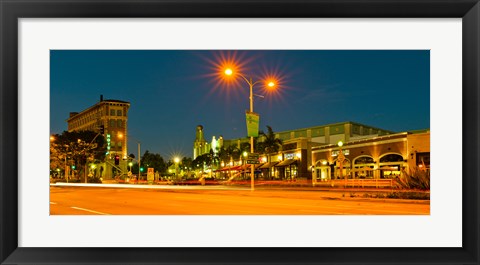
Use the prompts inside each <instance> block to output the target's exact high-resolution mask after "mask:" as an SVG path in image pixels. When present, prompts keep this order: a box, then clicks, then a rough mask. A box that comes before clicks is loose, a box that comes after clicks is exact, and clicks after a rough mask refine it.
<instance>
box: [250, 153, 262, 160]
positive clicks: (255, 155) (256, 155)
mask: <svg viewBox="0 0 480 265" xmlns="http://www.w3.org/2000/svg"><path fill="white" fill-rule="evenodd" d="M258 158H260V155H259V154H252V153H250V154H248V157H247V159H248V160H258Z"/></svg>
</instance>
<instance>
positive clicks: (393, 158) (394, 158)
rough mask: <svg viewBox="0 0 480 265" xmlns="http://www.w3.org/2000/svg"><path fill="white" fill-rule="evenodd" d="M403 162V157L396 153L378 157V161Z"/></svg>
mask: <svg viewBox="0 0 480 265" xmlns="http://www.w3.org/2000/svg"><path fill="white" fill-rule="evenodd" d="M387 162H403V157H402V156H401V155H398V154H388V155H386V156H383V157H381V158H380V163H387Z"/></svg>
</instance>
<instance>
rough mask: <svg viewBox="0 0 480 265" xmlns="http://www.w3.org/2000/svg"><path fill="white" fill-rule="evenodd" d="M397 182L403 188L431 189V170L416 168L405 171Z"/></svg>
mask: <svg viewBox="0 0 480 265" xmlns="http://www.w3.org/2000/svg"><path fill="white" fill-rule="evenodd" d="M396 182H397V186H398V187H399V188H402V189H413V190H430V170H420V169H418V168H414V169H413V170H409V172H406V171H404V172H403V174H401V175H400V177H399V178H397V179H396Z"/></svg>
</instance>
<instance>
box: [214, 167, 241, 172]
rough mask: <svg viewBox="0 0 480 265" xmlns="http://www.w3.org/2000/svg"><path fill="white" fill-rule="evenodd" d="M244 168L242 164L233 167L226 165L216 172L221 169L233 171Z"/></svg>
mask: <svg viewBox="0 0 480 265" xmlns="http://www.w3.org/2000/svg"><path fill="white" fill-rule="evenodd" d="M241 169H242V166H232V167H224V168H221V169H217V170H215V172H219V171H231V170H241Z"/></svg>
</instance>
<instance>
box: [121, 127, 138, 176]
mask: <svg viewBox="0 0 480 265" xmlns="http://www.w3.org/2000/svg"><path fill="white" fill-rule="evenodd" d="M118 137H119V138H122V137H123V135H122V134H119V135H118ZM125 137H126V141H125V142H128V139H129V138H132V139H133V140H134V141H135V142H137V149H138V159H137V161H138V177H137V183H138V181H139V180H140V176H141V175H140V174H141V170H140V165H141V164H140V160H141V156H140V141H139V140H138V139H136V138H135V137H132V136H131V135H128V137H127V136H125ZM127 153H128V147H127ZM130 171H132V168H131V167H130Z"/></svg>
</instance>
